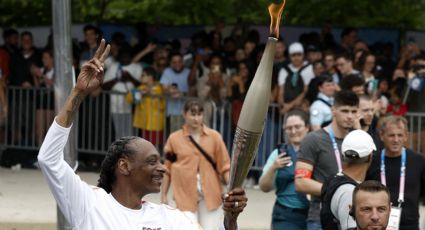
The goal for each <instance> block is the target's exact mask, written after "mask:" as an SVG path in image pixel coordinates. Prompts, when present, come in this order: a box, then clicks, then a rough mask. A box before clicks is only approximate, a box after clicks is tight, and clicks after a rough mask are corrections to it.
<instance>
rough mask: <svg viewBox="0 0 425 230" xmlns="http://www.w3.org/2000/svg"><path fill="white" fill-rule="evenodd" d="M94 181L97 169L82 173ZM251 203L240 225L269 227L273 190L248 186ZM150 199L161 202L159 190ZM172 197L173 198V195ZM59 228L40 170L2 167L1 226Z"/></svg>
mask: <svg viewBox="0 0 425 230" xmlns="http://www.w3.org/2000/svg"><path fill="white" fill-rule="evenodd" d="M80 176H81V178H82V179H83V180H85V181H87V182H88V183H90V184H95V183H96V181H97V177H98V175H97V174H96V173H87V172H85V173H80ZM247 193H248V199H249V202H248V206H247V207H246V209H245V211H244V212H243V213H242V214H241V216H240V218H239V224H240V228H241V229H252V230H257V229H269V224H270V218H271V210H272V205H273V202H274V193H267V194H265V193H262V192H260V191H259V190H253V189H250V190H247ZM147 200H150V201H153V202H159V196H158V195H157V194H155V195H151V196H149V197H147ZM170 200H171V199H170ZM53 229H56V203H55V201H54V199H53V196H52V195H51V193H50V191H49V190H48V188H47V184H46V182H45V181H44V178H43V177H42V174H41V172H40V171H39V170H31V169H22V170H19V171H14V170H10V169H8V168H1V167H0V230H53Z"/></svg>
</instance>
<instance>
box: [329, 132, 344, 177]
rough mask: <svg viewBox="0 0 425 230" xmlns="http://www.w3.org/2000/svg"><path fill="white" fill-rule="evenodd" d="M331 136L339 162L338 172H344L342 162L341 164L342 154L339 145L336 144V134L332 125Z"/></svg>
mask: <svg viewBox="0 0 425 230" xmlns="http://www.w3.org/2000/svg"><path fill="white" fill-rule="evenodd" d="M328 133H329V138H330V139H331V142H332V146H333V148H334V153H335V159H336V163H337V164H338V174H341V173H342V164H341V154H340V153H339V149H338V145H337V144H336V140H335V134H334V131H333V129H332V126H329V130H328Z"/></svg>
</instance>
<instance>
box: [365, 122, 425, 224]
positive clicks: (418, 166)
mask: <svg viewBox="0 0 425 230" xmlns="http://www.w3.org/2000/svg"><path fill="white" fill-rule="evenodd" d="M380 138H381V140H382V141H383V143H384V149H383V150H382V151H380V152H377V153H376V154H375V156H374V159H373V162H372V165H371V166H370V168H369V170H368V172H367V176H366V180H377V181H381V183H382V184H384V185H386V186H387V187H388V189H389V190H390V194H391V203H392V206H393V207H401V220H400V225H399V226H400V228H399V229H400V230H419V198H420V197H421V196H422V195H424V187H425V158H424V156H422V155H421V154H418V153H415V152H413V151H412V150H410V149H406V148H404V147H403V145H404V143H406V141H407V120H406V119H405V118H404V117H401V116H389V117H386V118H384V120H382V123H381V129H380ZM403 159H405V161H404V160H403ZM403 162H405V164H403ZM403 165H405V170H404V171H405V185H404V186H403V184H402V186H400V182H403V180H401V179H402V175H403V173H402V172H403ZM382 166H384V168H385V170H384V171H383V172H381V167H382ZM381 174H382V175H381ZM400 190H402V191H403V190H404V196H400ZM400 199H401V200H404V201H403V202H400ZM393 209H394V208H393Z"/></svg>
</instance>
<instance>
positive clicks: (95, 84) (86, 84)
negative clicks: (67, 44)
mask: <svg viewBox="0 0 425 230" xmlns="http://www.w3.org/2000/svg"><path fill="white" fill-rule="evenodd" d="M109 50H110V45H106V42H105V39H102V41H101V42H100V45H99V47H98V48H97V50H96V53H95V54H94V56H93V58H92V59H91V60H89V61H88V62H86V63H85V64H84V65H83V66H82V67H81V72H80V74H79V75H78V79H77V84H76V85H75V89H76V90H78V91H79V92H81V93H83V94H85V95H87V94H89V93H90V92H92V91H94V90H96V89H98V88H99V87H100V86H101V85H102V82H103V67H104V64H105V59H106V58H107V57H108V55H109Z"/></svg>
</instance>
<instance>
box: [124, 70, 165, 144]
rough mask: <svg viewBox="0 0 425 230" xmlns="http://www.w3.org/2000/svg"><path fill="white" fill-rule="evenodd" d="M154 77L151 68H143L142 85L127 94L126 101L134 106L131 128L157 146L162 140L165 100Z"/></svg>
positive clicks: (160, 86) (154, 74) (154, 73)
mask: <svg viewBox="0 0 425 230" xmlns="http://www.w3.org/2000/svg"><path fill="white" fill-rule="evenodd" d="M155 76H156V72H155V70H154V69H153V68H151V67H148V68H145V69H144V70H143V74H142V83H141V84H140V85H139V86H138V87H137V88H135V89H133V90H132V91H131V92H130V93H128V94H127V96H126V100H127V102H128V103H133V104H135V109H134V115H133V127H135V128H137V129H140V136H141V137H143V138H144V139H146V140H148V141H150V142H152V144H154V145H155V146H159V145H162V144H163V140H164V137H163V130H164V127H165V98H164V97H163V96H164V90H163V88H162V85H161V84H160V83H159V82H158V81H157V80H156V79H155Z"/></svg>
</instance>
